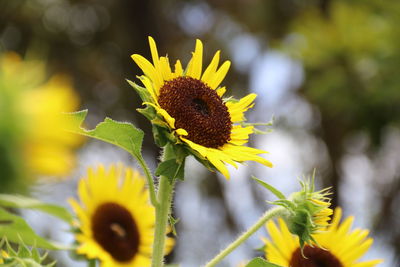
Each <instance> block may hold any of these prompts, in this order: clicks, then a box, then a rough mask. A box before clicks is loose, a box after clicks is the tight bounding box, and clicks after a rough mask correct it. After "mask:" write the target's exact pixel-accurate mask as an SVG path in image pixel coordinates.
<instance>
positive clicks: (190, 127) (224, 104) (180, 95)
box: [132, 37, 272, 178]
mask: <svg viewBox="0 0 400 267" xmlns="http://www.w3.org/2000/svg"><path fill="white" fill-rule="evenodd" d="M149 43H150V50H151V55H152V59H153V63H150V62H149V61H148V60H147V59H145V58H144V57H142V56H140V55H137V54H134V55H132V59H133V60H134V61H135V62H136V64H137V65H138V66H139V67H140V68H141V69H142V71H143V73H144V75H143V76H140V77H139V78H140V80H141V81H142V83H143V85H144V86H145V88H144V90H142V89H140V88H139V89H138V87H137V85H134V88H136V89H137V90H138V91H139V94H140V96H141V97H142V100H143V101H144V104H147V105H148V106H151V107H153V108H154V109H155V110H156V112H157V115H156V116H154V117H150V119H151V120H152V122H153V124H157V125H158V126H160V125H161V126H164V127H165V128H168V130H169V131H170V132H172V133H173V135H174V136H175V137H177V139H176V141H175V142H178V143H182V144H184V145H185V147H186V148H187V149H188V150H189V151H190V153H191V154H193V155H195V156H196V157H197V158H198V159H200V161H202V162H203V163H208V162H209V163H211V164H212V166H213V167H215V168H216V169H217V170H218V171H220V172H221V173H222V174H223V175H224V176H225V177H227V178H229V172H228V169H227V168H226V166H225V164H224V163H228V164H231V165H233V166H234V167H237V165H236V162H240V163H241V162H243V161H246V160H253V161H257V162H259V163H261V164H264V165H266V166H269V167H272V164H271V162H269V161H268V160H266V159H264V158H262V157H260V156H258V154H261V153H267V152H266V151H263V150H260V149H255V148H251V147H246V146H244V144H246V143H247V142H248V139H249V135H250V134H252V133H253V132H254V127H253V126H244V125H243V122H244V121H245V116H244V112H245V111H247V110H248V109H249V108H251V107H253V106H254V104H253V101H254V99H255V98H256V95H255V94H249V95H247V96H245V97H243V98H242V99H240V100H235V99H233V98H229V99H222V97H223V95H224V93H225V91H226V89H225V87H220V84H221V82H222V80H223V79H224V78H225V75H226V74H227V72H228V70H229V67H230V62H229V61H225V62H224V63H223V64H222V65H221V67H220V68H218V64H219V59H220V52H219V51H218V52H216V53H215V55H214V57H213V59H212V60H211V63H210V64H209V65H208V67H207V68H206V69H205V70H204V72H202V68H203V44H202V42H201V41H200V40H197V41H196V47H195V51H194V53H193V55H192V58H191V60H190V62H189V64H188V67H187V69H186V70H183V68H182V64H181V62H180V61H179V60H177V61H176V63H175V71H172V70H171V67H170V64H169V60H168V57H159V56H158V51H157V47H156V43H155V41H154V40H153V38H151V37H149ZM160 119H161V123H160ZM162 122H163V123H162Z"/></svg>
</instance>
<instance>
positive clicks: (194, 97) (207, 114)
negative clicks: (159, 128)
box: [158, 77, 232, 148]
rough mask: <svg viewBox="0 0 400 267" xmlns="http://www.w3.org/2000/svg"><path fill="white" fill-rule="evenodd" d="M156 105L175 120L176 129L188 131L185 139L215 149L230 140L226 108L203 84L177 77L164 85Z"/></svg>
mask: <svg viewBox="0 0 400 267" xmlns="http://www.w3.org/2000/svg"><path fill="white" fill-rule="evenodd" d="M158 103H159V104H160V106H161V107H162V108H163V109H165V110H166V111H167V112H168V114H169V115H171V116H172V117H173V118H174V119H175V128H177V129H179V128H182V129H184V130H186V131H187V132H188V135H187V136H185V138H187V139H188V140H190V141H192V142H194V143H196V144H199V145H202V146H205V147H209V148H218V147H221V146H223V145H224V144H226V143H227V142H228V141H229V140H230V134H231V130H232V122H231V117H230V114H229V111H228V108H227V107H226V105H225V104H224V102H223V101H222V99H221V98H220V97H219V96H218V94H217V93H216V92H215V90H212V89H211V88H210V87H209V86H207V85H206V84H205V83H204V82H202V81H200V80H198V79H194V78H191V77H178V78H175V79H173V80H170V81H167V82H165V84H164V85H163V86H162V87H161V89H160V95H159V98H158Z"/></svg>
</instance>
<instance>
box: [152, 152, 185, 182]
mask: <svg viewBox="0 0 400 267" xmlns="http://www.w3.org/2000/svg"><path fill="white" fill-rule="evenodd" d="M155 174H156V175H157V176H166V177H167V178H168V181H169V182H170V183H171V184H172V183H173V182H174V181H175V180H176V179H180V180H183V178H184V174H185V160H183V161H182V162H178V160H177V159H176V158H173V159H169V160H166V161H163V162H160V164H159V165H158V167H157V169H156V172H155Z"/></svg>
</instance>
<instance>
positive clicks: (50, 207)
mask: <svg viewBox="0 0 400 267" xmlns="http://www.w3.org/2000/svg"><path fill="white" fill-rule="evenodd" d="M0 206H3V207H7V208H21V209H34V210H40V211H42V212H45V213H48V214H50V215H53V216H55V217H58V218H60V219H62V220H64V221H66V222H71V221H72V220H73V216H72V215H71V213H69V211H68V210H67V209H66V208H64V207H61V206H57V205H54V204H48V203H44V202H41V201H39V200H37V199H34V198H28V197H24V196H19V195H9V194H0Z"/></svg>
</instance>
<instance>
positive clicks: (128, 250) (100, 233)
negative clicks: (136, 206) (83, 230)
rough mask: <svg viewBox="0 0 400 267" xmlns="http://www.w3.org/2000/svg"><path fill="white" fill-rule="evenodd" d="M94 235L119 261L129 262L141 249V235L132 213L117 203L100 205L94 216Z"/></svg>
mask: <svg viewBox="0 0 400 267" xmlns="http://www.w3.org/2000/svg"><path fill="white" fill-rule="evenodd" d="M92 231H93V237H94V239H95V240H96V241H97V243H98V244H100V246H101V247H102V248H103V249H104V250H106V251H107V252H108V253H110V255H111V256H112V257H113V258H114V259H115V260H116V261H119V262H129V261H130V260H131V259H132V258H133V257H134V256H135V255H136V254H137V253H138V251H139V243H140V236H139V231H138V228H137V225H136V223H135V220H134V219H133V217H132V215H131V213H130V212H129V211H128V210H127V209H126V208H125V207H123V206H121V205H119V204H117V203H111V202H110V203H104V204H102V205H100V206H99V207H98V208H97V209H96V211H95V213H94V215H93V216H92Z"/></svg>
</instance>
